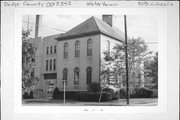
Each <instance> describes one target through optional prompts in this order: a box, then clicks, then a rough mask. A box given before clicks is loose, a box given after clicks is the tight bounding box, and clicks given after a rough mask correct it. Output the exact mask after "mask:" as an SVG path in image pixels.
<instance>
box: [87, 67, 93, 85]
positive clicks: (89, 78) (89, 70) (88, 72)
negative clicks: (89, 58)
mask: <svg viewBox="0 0 180 120" xmlns="http://www.w3.org/2000/svg"><path fill="white" fill-rule="evenodd" d="M91 78H92V69H91V67H87V69H86V80H87V84H88V85H90V84H91Z"/></svg>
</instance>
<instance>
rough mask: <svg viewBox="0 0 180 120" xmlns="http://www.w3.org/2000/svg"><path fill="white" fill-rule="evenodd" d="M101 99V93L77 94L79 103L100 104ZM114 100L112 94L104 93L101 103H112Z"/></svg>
mask: <svg viewBox="0 0 180 120" xmlns="http://www.w3.org/2000/svg"><path fill="white" fill-rule="evenodd" d="M99 97H100V92H79V93H77V94H76V98H77V100H78V101H87V102H98V101H99ZM110 100H112V95H111V93H108V92H102V97H101V101H110Z"/></svg>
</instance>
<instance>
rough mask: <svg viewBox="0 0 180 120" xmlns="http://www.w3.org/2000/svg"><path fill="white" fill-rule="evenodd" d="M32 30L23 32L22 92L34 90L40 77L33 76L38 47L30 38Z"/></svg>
mask: <svg viewBox="0 0 180 120" xmlns="http://www.w3.org/2000/svg"><path fill="white" fill-rule="evenodd" d="M29 35H30V30H26V31H25V30H22V90H23V92H25V91H27V90H30V89H33V86H34V85H35V84H36V83H37V81H38V77H36V76H34V74H33V72H34V71H33V63H34V60H35V52H36V49H37V48H36V47H35V44H34V43H33V42H31V41H30V38H29Z"/></svg>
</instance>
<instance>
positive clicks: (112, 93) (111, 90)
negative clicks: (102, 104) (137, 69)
mask: <svg viewBox="0 0 180 120" xmlns="http://www.w3.org/2000/svg"><path fill="white" fill-rule="evenodd" d="M103 91H105V92H108V93H110V94H111V95H112V99H113V100H116V99H118V91H116V92H115V91H114V90H113V89H110V88H105V89H103Z"/></svg>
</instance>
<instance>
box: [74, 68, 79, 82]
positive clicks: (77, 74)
mask: <svg viewBox="0 0 180 120" xmlns="http://www.w3.org/2000/svg"><path fill="white" fill-rule="evenodd" d="M74 84H75V85H77V84H79V68H77V67H76V68H75V69H74Z"/></svg>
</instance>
